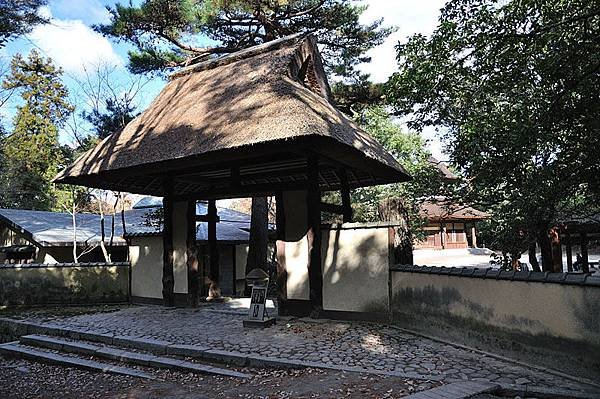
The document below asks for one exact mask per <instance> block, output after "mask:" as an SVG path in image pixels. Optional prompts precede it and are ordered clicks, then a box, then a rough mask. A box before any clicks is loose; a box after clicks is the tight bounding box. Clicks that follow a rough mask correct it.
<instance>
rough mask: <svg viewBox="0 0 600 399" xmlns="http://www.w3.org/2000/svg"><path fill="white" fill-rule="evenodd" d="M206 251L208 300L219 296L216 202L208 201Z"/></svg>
mask: <svg viewBox="0 0 600 399" xmlns="http://www.w3.org/2000/svg"><path fill="white" fill-rule="evenodd" d="M208 253H209V257H210V263H209V272H208V280H209V287H208V298H207V299H208V300H212V299H218V298H221V289H220V288H219V248H218V247H217V204H216V201H215V200H209V201H208Z"/></svg>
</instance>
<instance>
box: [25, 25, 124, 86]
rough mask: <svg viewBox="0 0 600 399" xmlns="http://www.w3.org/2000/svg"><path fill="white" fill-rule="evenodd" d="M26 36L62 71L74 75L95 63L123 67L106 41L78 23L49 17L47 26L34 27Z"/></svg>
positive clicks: (120, 60) (121, 61) (90, 67)
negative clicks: (49, 20) (61, 68)
mask: <svg viewBox="0 0 600 399" xmlns="http://www.w3.org/2000/svg"><path fill="white" fill-rule="evenodd" d="M28 37H29V39H30V40H31V41H32V42H33V44H34V45H35V46H36V47H38V48H40V49H41V50H42V51H43V52H44V54H45V55H47V56H49V57H51V58H52V59H53V60H54V61H55V62H56V63H57V64H58V65H60V66H61V67H63V69H64V70H65V71H66V72H69V73H72V74H75V75H81V74H82V73H83V72H84V69H85V68H88V69H93V68H94V66H96V65H99V64H108V65H116V66H122V65H123V60H122V59H121V58H120V57H119V56H118V55H117V53H116V52H115V51H114V49H113V47H112V45H111V44H110V42H109V41H108V40H107V39H106V38H105V37H103V36H102V35H100V34H98V33H97V32H94V31H93V30H92V29H91V28H89V27H88V26H86V25H85V24H84V23H83V21H81V20H60V19H56V18H53V19H52V20H51V22H50V23H49V24H46V25H41V26H38V27H36V28H35V29H34V30H33V31H32V32H31V33H30V34H29V35H28Z"/></svg>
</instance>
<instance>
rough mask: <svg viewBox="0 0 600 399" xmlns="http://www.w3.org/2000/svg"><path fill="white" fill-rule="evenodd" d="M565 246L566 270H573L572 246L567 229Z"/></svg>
mask: <svg viewBox="0 0 600 399" xmlns="http://www.w3.org/2000/svg"><path fill="white" fill-rule="evenodd" d="M565 247H566V250H567V271H568V272H572V271H573V247H572V244H571V233H569V232H568V231H567V232H566V234H565Z"/></svg>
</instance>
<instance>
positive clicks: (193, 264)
mask: <svg viewBox="0 0 600 399" xmlns="http://www.w3.org/2000/svg"><path fill="white" fill-rule="evenodd" d="M186 223H187V225H186V227H187V228H186V248H187V250H186V254H187V278H188V305H189V306H191V307H197V306H198V285H199V281H198V278H199V276H198V248H197V246H196V201H188V202H187V213H186Z"/></svg>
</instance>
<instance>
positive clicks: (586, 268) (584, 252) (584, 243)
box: [581, 233, 590, 273]
mask: <svg viewBox="0 0 600 399" xmlns="http://www.w3.org/2000/svg"><path fill="white" fill-rule="evenodd" d="M581 271H582V272H584V273H589V272H590V263H589V256H588V238H587V233H581Z"/></svg>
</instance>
